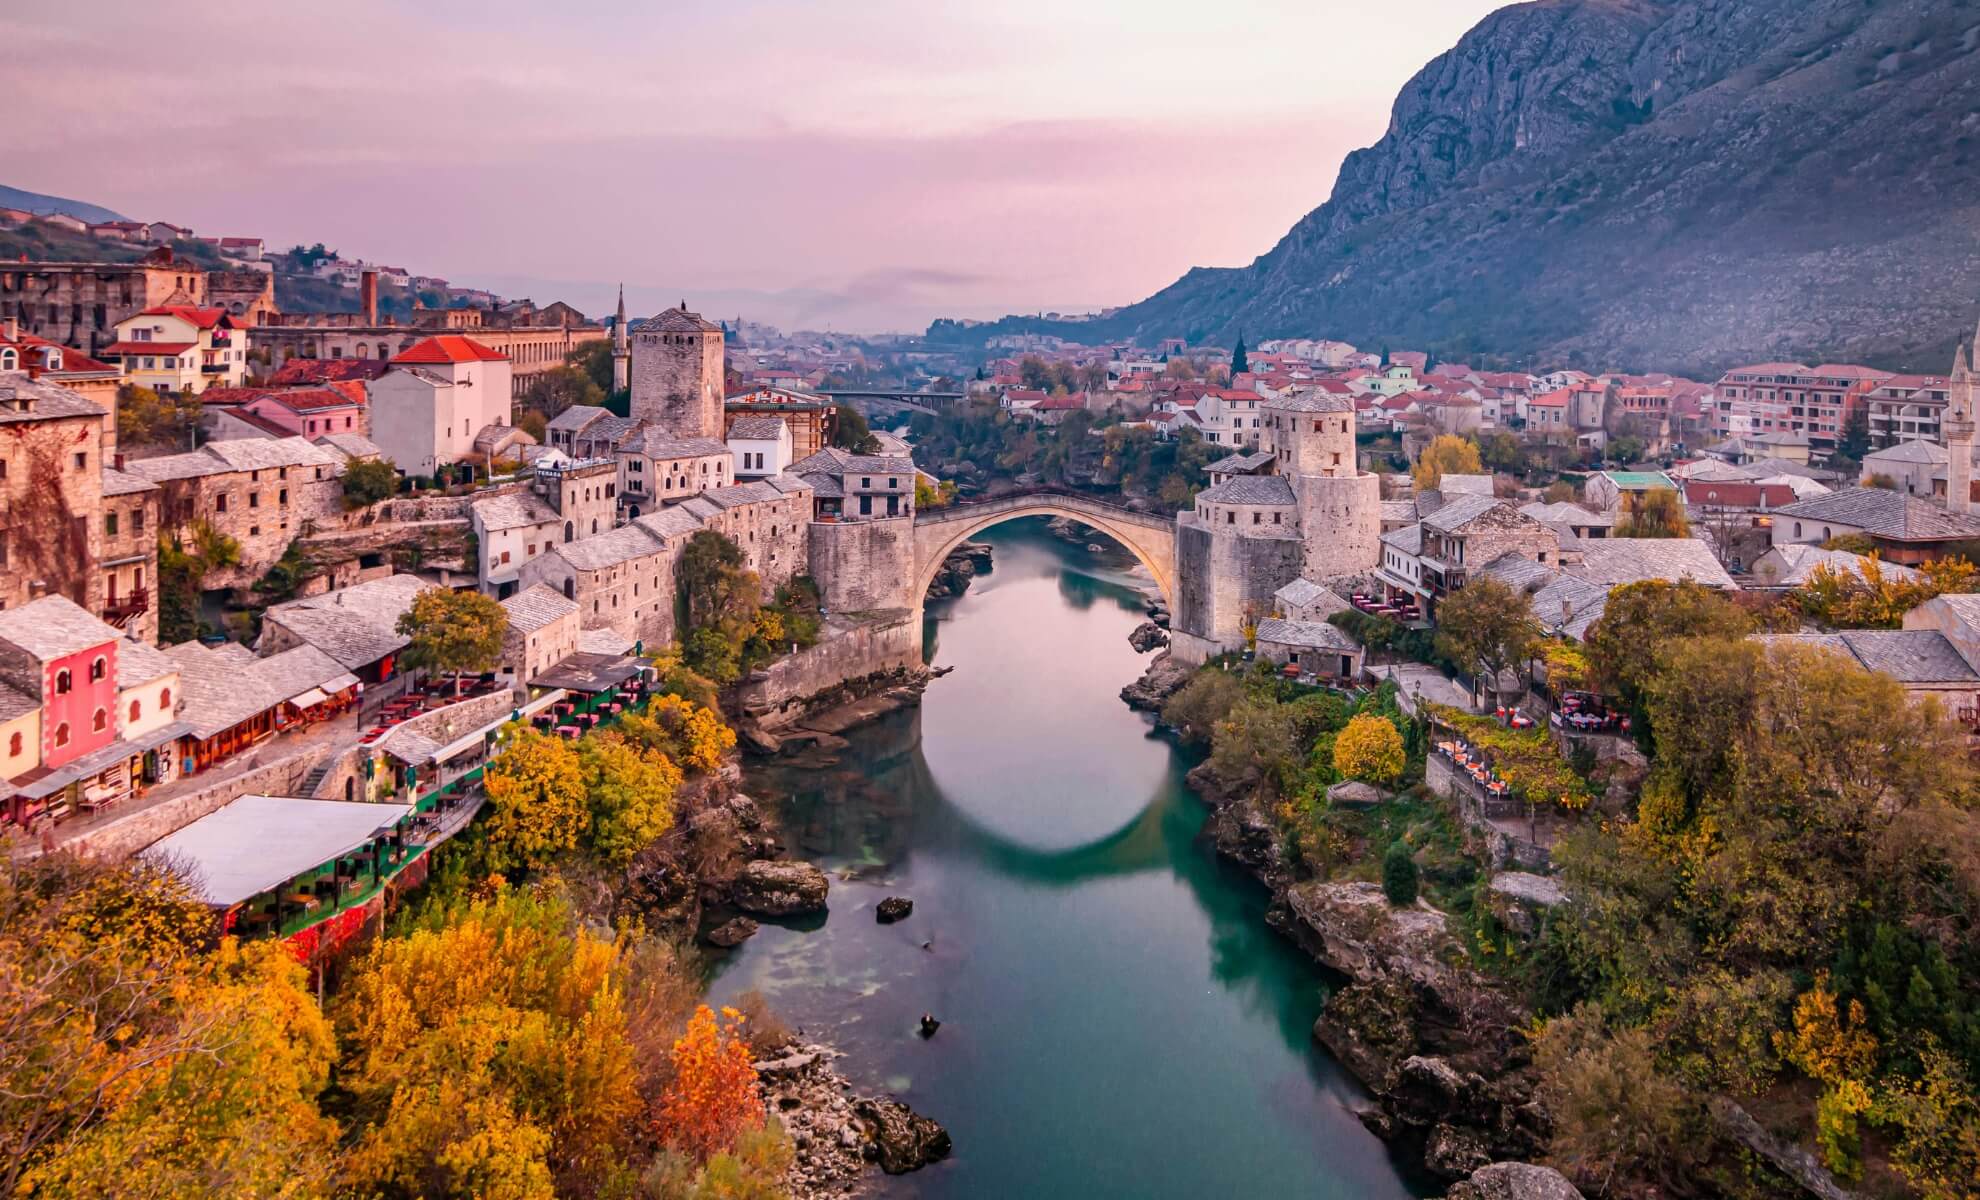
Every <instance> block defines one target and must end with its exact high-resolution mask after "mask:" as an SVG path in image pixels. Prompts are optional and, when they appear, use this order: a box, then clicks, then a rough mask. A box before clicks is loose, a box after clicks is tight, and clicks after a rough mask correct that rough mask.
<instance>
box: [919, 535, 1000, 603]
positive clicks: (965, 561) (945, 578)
mask: <svg viewBox="0 0 1980 1200" xmlns="http://www.w3.org/2000/svg"><path fill="white" fill-rule="evenodd" d="M990 562H991V550H990V547H989V546H987V545H985V544H984V543H982V542H964V543H963V544H962V545H960V546H957V547H956V548H955V549H954V550H951V551H949V554H948V557H947V558H944V559H943V560H942V565H941V566H940V567H938V568H936V570H935V578H934V579H932V580H930V581H929V583H928V595H927V599H930V600H944V599H947V598H949V597H951V596H960V595H962V594H963V593H964V592H966V591H968V590H969V582H970V580H972V579H974V578H975V577H976V576H978V575H981V574H983V573H985V572H987V571H988V570H989V569H990Z"/></svg>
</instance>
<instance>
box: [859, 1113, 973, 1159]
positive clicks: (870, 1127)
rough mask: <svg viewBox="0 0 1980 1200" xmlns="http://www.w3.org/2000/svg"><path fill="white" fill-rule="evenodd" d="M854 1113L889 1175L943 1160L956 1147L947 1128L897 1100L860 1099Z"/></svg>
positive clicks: (875, 1156)
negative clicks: (864, 1128)
mask: <svg viewBox="0 0 1980 1200" xmlns="http://www.w3.org/2000/svg"><path fill="white" fill-rule="evenodd" d="M853 1115H854V1116H856V1117H857V1118H858V1119H859V1122H860V1124H862V1125H864V1126H865V1127H866V1136H867V1138H868V1139H870V1141H871V1144H872V1149H873V1155H874V1159H875V1161H877V1162H878V1163H879V1164H880V1169H881V1170H883V1171H885V1172H886V1173H887V1174H889V1175H904V1174H906V1173H907V1172H909V1171H915V1170H919V1169H920V1168H922V1167H925V1166H927V1165H928V1164H929V1163H932V1162H940V1161H941V1160H942V1159H945V1158H947V1157H948V1156H949V1151H950V1150H952V1149H953V1148H954V1145H953V1143H951V1142H950V1140H949V1131H948V1130H946V1129H944V1128H942V1127H941V1126H940V1125H939V1124H937V1123H936V1122H934V1121H933V1120H931V1119H929V1118H927V1117H924V1116H922V1115H921V1114H920V1113H918V1112H915V1111H914V1110H913V1109H911V1108H909V1107H908V1106H907V1105H905V1104H902V1103H901V1102H900V1101H898V1100H888V1099H884V1098H883V1099H877V1100H860V1101H858V1102H857V1103H855V1104H854V1105H853Z"/></svg>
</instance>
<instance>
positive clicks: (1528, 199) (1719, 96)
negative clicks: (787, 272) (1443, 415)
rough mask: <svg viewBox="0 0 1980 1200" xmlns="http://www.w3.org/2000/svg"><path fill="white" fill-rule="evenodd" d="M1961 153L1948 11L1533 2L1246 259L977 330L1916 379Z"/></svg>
mask: <svg viewBox="0 0 1980 1200" xmlns="http://www.w3.org/2000/svg"><path fill="white" fill-rule="evenodd" d="M1977 137H1980V3H1976V2H1975V0H1537V2H1535V3H1529V4H1518V5H1514V6H1512V7H1509V8H1504V9H1501V10H1499V11H1498V12H1495V13H1493V14H1492V15H1490V16H1488V17H1487V18H1486V19H1485V20H1484V21H1482V22H1481V23H1480V24H1479V25H1478V26H1477V27H1476V28H1474V29H1473V30H1472V31H1471V32H1470V33H1468V34H1467V35H1465V37H1464V38H1463V39H1462V40H1461V41H1459V43H1458V44H1457V45H1456V46H1455V47H1454V48H1452V49H1451V50H1450V51H1448V52H1447V53H1445V54H1443V55H1442V56H1440V57H1438V58H1437V59H1435V60H1434V61H1432V62H1431V63H1430V64H1429V65H1428V66H1426V67H1424V68H1423V70H1422V71H1420V72H1418V73H1417V75H1416V76H1415V78H1413V79H1411V80H1410V82H1409V83H1408V84H1407V85H1406V86H1405V87H1404V88H1403V90H1402V92H1401V93H1400V94H1399V95H1398V96H1397V98H1396V101H1395V105H1394V108H1393V111H1392V115H1391V118H1390V122H1389V128H1388V132H1387V133H1386V134H1385V135H1384V136H1383V138H1382V139H1381V141H1379V142H1377V143H1376V144H1375V145H1373V146H1370V147H1368V148H1367V149H1364V150H1359V151H1356V152H1354V153H1353V154H1350V155H1349V156H1348V157H1347V159H1346V161H1345V162H1344V163H1343V164H1342V166H1341V171H1340V176H1339V179H1338V182H1337V183H1336V185H1335V187H1334V192H1333V196H1332V197H1331V198H1330V199H1329V200H1328V201H1327V202H1326V203H1325V204H1323V205H1321V206H1320V207H1319V208H1317V209H1315V210H1314V211H1313V212H1311V213H1309V214H1308V215H1307V216H1306V217H1305V218H1303V219H1302V220H1301V221H1300V222H1299V223H1298V224H1297V225H1295V226H1294V227H1293V229H1292V231H1291V232H1289V233H1288V234H1286V236H1285V237H1284V238H1283V239H1281V240H1280V242H1279V243H1278V245H1276V246H1274V247H1273V248H1272V249H1271V250H1270V251H1269V252H1268V253H1266V254H1265V255H1263V256H1262V257H1260V258H1259V259H1257V260H1256V261H1255V262H1253V263H1252V264H1251V265H1250V266H1247V267H1242V268H1225V269H1216V268H1196V269H1194V270H1191V271H1190V272H1189V273H1188V274H1187V275H1185V276H1184V277H1183V278H1182V279H1180V280H1178V281H1177V282H1176V283H1174V284H1172V285H1170V286H1169V287H1168V288H1165V289H1164V290H1162V291H1161V292H1158V293H1156V294H1155V295H1154V296H1151V297H1149V298H1148V299H1146V300H1144V301H1142V302H1140V303H1139V304H1134V305H1130V306H1128V307H1126V308H1124V309H1122V310H1121V311H1120V312H1119V313H1118V314H1117V315H1116V316H1115V317H1114V318H1113V319H1112V320H1110V321H1108V322H1105V323H1104V325H1101V326H1096V325H1085V326H1076V327H1075V326H1068V327H1065V328H1064V329H1063V330H1054V329H1049V327H1047V326H1045V325H1044V324H1043V323H1041V322H1038V321H1035V320H1033V321H1023V320H1020V319H1016V318H1006V320H1005V321H1004V322H999V323H997V325H996V326H993V327H991V331H995V330H996V329H997V328H1026V329H1034V330H1046V331H1051V332H1062V333H1064V334H1065V335H1066V336H1068V337H1075V338H1078V339H1079V340H1082V341H1090V340H1092V338H1093V335H1094V333H1095V332H1096V330H1097V329H1104V331H1105V332H1106V333H1107V334H1109V335H1114V336H1119V335H1125V334H1135V335H1139V336H1142V337H1144V338H1148V337H1162V336H1172V335H1176V334H1181V335H1183V336H1186V337H1189V338H1190V339H1191V340H1197V339H1206V340H1210V341H1213V342H1221V343H1222V344H1225V345H1228V344H1230V342H1231V341H1232V340H1233V339H1234V337H1235V335H1236V333H1237V332H1238V331H1239V330H1240V329H1241V330H1242V331H1243V332H1244V333H1245V334H1246V335H1247V337H1248V338H1249V340H1250V341H1252V343H1253V344H1256V342H1257V341H1258V340H1259V339H1260V338H1265V337H1272V336H1287V335H1303V336H1329V337H1340V338H1345V339H1346V340H1349V341H1352V342H1355V343H1356V344H1358V345H1361V346H1364V347H1369V348H1374V347H1379V346H1382V345H1393V346H1394V347H1396V348H1403V347H1415V348H1427V349H1432V350H1434V351H1436V352H1437V353H1438V354H1439V355H1440V356H1442V357H1445V358H1465V359H1473V360H1477V361H1483V362H1499V363H1505V364H1514V363H1519V364H1532V365H1541V364H1569V365H1583V366H1603V367H1634V368H1638V369H1648V368H1664V369H1672V370H1687V371H1691V372H1693V373H1700V374H1711V373H1713V372H1715V371H1717V370H1718V369H1720V368H1722V367H1724V366H1727V365H1730V364H1732V363H1735V362H1738V361H1741V360H1747V361H1753V360H1759V359H1771V358H1799V359H1804V360H1809V361H1815V360H1823V359H1828V360H1847V361H1858V360H1861V361H1868V362H1871V363H1873V364H1879V365H1886V366H1891V367H1913V368H1924V369H1929V370H1934V371H1943V370H1945V369H1946V368H1947V367H1948V366H1949V364H1950V363H1951V361H1952V348H1953V345H1954V342H1955V340H1956V339H1957V338H1958V336H1959V335H1960V333H1961V332H1962V331H1970V330H1971V329H1972V328H1973V321H1974V315H1975V311H1976V307H1980V143H1976V138H1977ZM984 331H985V327H981V326H979V327H975V328H973V329H971V330H970V331H969V334H970V335H971V336H972V337H974V336H977V335H980V334H982V333H983V332H984ZM945 335H946V336H950V337H953V336H954V329H953V327H950V328H949V329H948V330H946V331H945V330H944V329H943V328H942V327H940V326H938V328H936V329H932V330H931V331H930V336H931V337H942V336H945Z"/></svg>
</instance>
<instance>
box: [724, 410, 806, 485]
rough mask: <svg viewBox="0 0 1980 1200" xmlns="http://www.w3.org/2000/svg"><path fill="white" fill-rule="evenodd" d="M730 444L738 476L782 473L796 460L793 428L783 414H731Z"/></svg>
mask: <svg viewBox="0 0 1980 1200" xmlns="http://www.w3.org/2000/svg"><path fill="white" fill-rule="evenodd" d="M728 443H729V453H730V454H731V455H732V456H733V457H734V462H733V463H732V464H731V469H732V470H733V472H734V474H735V476H736V478H738V479H744V478H748V479H760V478H762V477H763V476H765V475H780V474H782V473H783V472H784V470H785V469H786V468H787V467H789V466H790V465H791V463H792V462H793V461H794V460H793V459H792V457H791V428H790V426H788V425H786V424H784V418H782V417H759V416H732V417H730V418H729V436H728Z"/></svg>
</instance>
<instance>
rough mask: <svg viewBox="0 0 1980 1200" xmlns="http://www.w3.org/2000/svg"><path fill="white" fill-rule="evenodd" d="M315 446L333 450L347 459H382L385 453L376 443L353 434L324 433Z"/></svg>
mask: <svg viewBox="0 0 1980 1200" xmlns="http://www.w3.org/2000/svg"><path fill="white" fill-rule="evenodd" d="M315 444H316V445H318V446H322V447H324V448H325V449H329V450H335V451H336V452H337V453H339V454H341V455H343V456H344V457H345V458H347V459H352V460H356V459H372V458H384V457H385V451H384V449H383V448H382V447H380V446H379V444H378V443H377V442H374V441H372V440H371V439H370V438H368V437H364V436H362V435H361V434H355V433H326V434H322V435H320V436H319V437H318V438H317V439H316V442H315Z"/></svg>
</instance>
